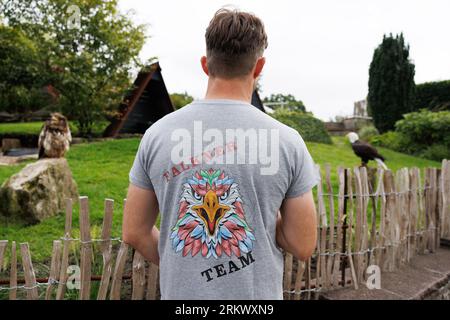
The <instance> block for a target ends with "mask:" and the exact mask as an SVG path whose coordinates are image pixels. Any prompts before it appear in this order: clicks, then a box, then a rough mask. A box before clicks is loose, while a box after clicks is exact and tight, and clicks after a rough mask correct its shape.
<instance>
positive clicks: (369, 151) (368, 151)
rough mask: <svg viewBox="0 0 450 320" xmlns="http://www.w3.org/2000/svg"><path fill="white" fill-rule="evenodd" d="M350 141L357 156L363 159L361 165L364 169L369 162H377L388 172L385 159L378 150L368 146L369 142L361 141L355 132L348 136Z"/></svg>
mask: <svg viewBox="0 0 450 320" xmlns="http://www.w3.org/2000/svg"><path fill="white" fill-rule="evenodd" d="M347 138H348V140H350V143H351V144H352V149H353V152H355V154H356V155H357V156H358V157H360V158H361V165H362V166H363V167H366V166H367V163H368V162H369V160H374V161H376V162H377V163H378V164H379V165H380V166H381V167H382V168H383V169H384V170H388V167H387V166H386V164H385V163H384V161H385V159H384V157H383V156H382V155H381V154H379V153H378V150H377V149H376V148H375V147H373V146H371V145H370V144H368V143H367V142H364V141H361V140H359V136H358V134H356V133H355V132H350V133H349V134H347Z"/></svg>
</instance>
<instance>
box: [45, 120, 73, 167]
mask: <svg viewBox="0 0 450 320" xmlns="http://www.w3.org/2000/svg"><path fill="white" fill-rule="evenodd" d="M70 142H72V135H71V133H70V128H69V122H68V121H67V118H66V117H65V116H63V115H62V114H61V113H52V114H51V116H50V118H49V119H48V120H47V121H45V123H44V125H43V126H42V130H41V133H40V134H39V142H38V148H39V159H42V158H62V157H64V155H65V154H66V152H67V151H68V150H69V147H70Z"/></svg>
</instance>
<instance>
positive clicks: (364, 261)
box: [359, 167, 370, 281]
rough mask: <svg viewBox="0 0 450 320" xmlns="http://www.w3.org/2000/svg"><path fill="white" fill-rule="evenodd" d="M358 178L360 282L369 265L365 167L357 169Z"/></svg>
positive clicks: (367, 193)
mask: <svg viewBox="0 0 450 320" xmlns="http://www.w3.org/2000/svg"><path fill="white" fill-rule="evenodd" d="M359 173H360V178H361V192H362V197H361V200H362V201H361V203H362V208H361V209H362V210H361V221H362V226H361V231H362V234H361V252H363V253H361V254H360V255H359V256H360V257H361V260H360V263H361V281H363V280H365V279H366V270H367V267H368V264H369V261H368V256H369V255H368V253H367V249H368V247H369V239H368V236H369V227H368V222H367V207H368V204H369V199H370V197H369V193H370V192H369V190H370V189H369V181H368V176H367V168H366V167H360V168H359Z"/></svg>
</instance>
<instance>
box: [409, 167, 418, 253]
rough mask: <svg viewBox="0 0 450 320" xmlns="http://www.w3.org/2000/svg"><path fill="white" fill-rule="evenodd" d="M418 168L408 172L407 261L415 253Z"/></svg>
mask: <svg viewBox="0 0 450 320" xmlns="http://www.w3.org/2000/svg"><path fill="white" fill-rule="evenodd" d="M418 171H419V169H418V168H411V169H410V170H409V189H410V190H411V193H410V199H409V210H410V215H409V217H410V221H409V231H408V233H409V254H408V255H409V259H411V258H412V257H414V256H415V255H416V252H417V231H418V221H419V203H418V201H419V196H418V194H419V192H420V191H419V183H418V176H419V174H418Z"/></svg>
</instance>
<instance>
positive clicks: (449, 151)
mask: <svg viewBox="0 0 450 320" xmlns="http://www.w3.org/2000/svg"><path fill="white" fill-rule="evenodd" d="M419 155H420V156H421V157H422V158H426V159H430V160H435V161H442V159H450V148H449V147H448V146H446V145H444V144H438V143H435V144H432V145H431V146H429V147H427V148H426V149H425V150H424V151H423V152H422V153H421V154H419Z"/></svg>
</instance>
